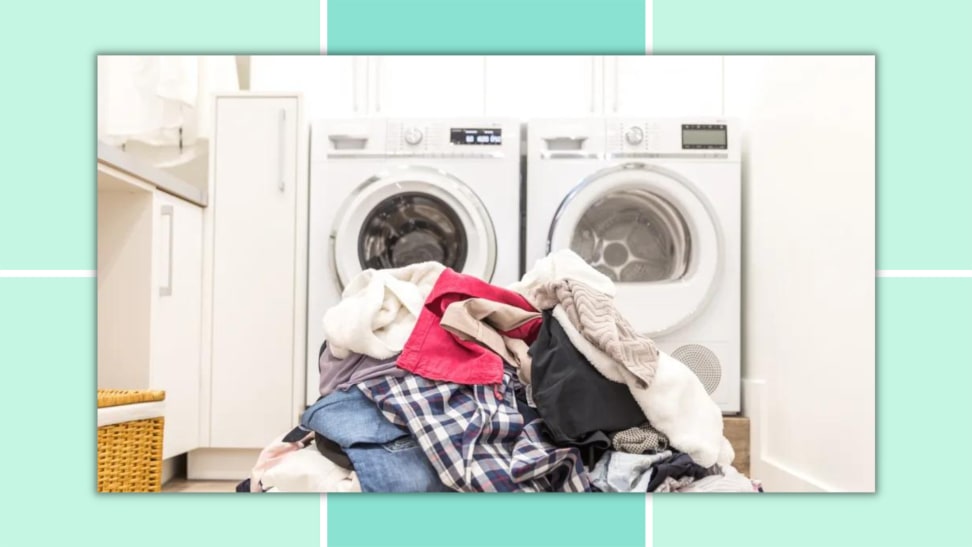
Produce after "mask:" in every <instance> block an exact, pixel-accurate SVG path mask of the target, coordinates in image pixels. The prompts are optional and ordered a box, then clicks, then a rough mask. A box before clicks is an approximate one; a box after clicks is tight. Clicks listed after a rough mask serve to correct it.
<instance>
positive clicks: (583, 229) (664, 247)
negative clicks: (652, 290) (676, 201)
mask: <svg viewBox="0 0 972 547" xmlns="http://www.w3.org/2000/svg"><path fill="white" fill-rule="evenodd" d="M570 248H571V250H573V251H574V252H576V253H577V254H578V255H580V256H581V257H582V258H584V260H586V261H587V262H588V263H589V264H591V265H592V266H594V267H595V268H597V269H598V270H599V271H600V272H601V273H603V274H604V275H606V276H608V277H609V278H610V279H611V280H612V281H616V282H622V283H631V282H635V283H638V282H641V283H645V282H659V281H670V280H676V279H681V278H682V277H683V276H684V275H685V273H686V272H687V271H688V266H689V256H690V254H691V253H690V250H691V237H690V234H689V229H688V226H687V224H686V222H685V219H684V217H683V216H682V214H681V212H680V211H678V209H676V208H675V207H674V206H673V205H672V204H671V203H669V202H668V201H667V200H665V199H663V198H662V197H660V196H658V195H657V194H654V193H652V192H650V191H648V190H645V189H640V188H632V189H626V190H620V191H613V192H611V193H608V194H606V195H604V196H602V197H601V198H599V199H597V200H596V201H594V202H593V203H592V204H591V205H590V206H589V207H588V208H587V210H586V211H584V214H583V215H582V216H581V219H580V221H579V222H578V223H577V226H576V227H575V229H574V235H573V237H572V238H571V243H570Z"/></svg>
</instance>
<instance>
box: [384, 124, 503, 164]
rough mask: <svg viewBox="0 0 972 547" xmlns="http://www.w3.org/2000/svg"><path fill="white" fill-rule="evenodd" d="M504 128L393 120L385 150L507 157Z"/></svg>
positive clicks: (399, 153)
mask: <svg viewBox="0 0 972 547" xmlns="http://www.w3.org/2000/svg"><path fill="white" fill-rule="evenodd" d="M503 129H504V127H503V125H502V124H500V123H482V122H480V123H463V122H462V121H459V122H453V123H449V122H445V121H443V122H439V121H424V120H414V121H410V120H392V121H389V122H388V125H387V127H386V132H385V150H386V154H388V155H391V156H422V157H433V158H470V159H475V158H496V157H503V156H504V151H505V150H504V149H505V148H507V147H506V146H505V145H506V144H508V143H507V142H506V140H504V137H507V136H508V135H505V134H504V131H503ZM513 137H518V135H514V136H513Z"/></svg>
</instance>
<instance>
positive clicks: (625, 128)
mask: <svg viewBox="0 0 972 547" xmlns="http://www.w3.org/2000/svg"><path fill="white" fill-rule="evenodd" d="M738 128H739V126H738V124H737V123H736V122H735V120H731V119H723V118H707V119H705V118H650V119H607V120H605V128H604V129H605V154H606V155H607V156H610V157H621V158H624V157H631V158H639V157H647V158H651V157H668V158H693V159H734V160H736V159H738V158H739V142H740V139H739V129H738Z"/></svg>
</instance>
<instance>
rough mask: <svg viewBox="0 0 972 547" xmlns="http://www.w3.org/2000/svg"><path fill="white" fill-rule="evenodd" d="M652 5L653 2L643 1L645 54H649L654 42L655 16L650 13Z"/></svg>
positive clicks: (651, 0) (649, 0)
mask: <svg viewBox="0 0 972 547" xmlns="http://www.w3.org/2000/svg"><path fill="white" fill-rule="evenodd" d="M653 4H654V1H653V0H645V53H651V46H652V42H653V41H654V33H653V30H654V28H655V23H654V16H655V14H654V13H652V11H653V10H652V8H653V7H654V6H653Z"/></svg>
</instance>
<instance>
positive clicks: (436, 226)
mask: <svg viewBox="0 0 972 547" xmlns="http://www.w3.org/2000/svg"><path fill="white" fill-rule="evenodd" d="M468 247H469V245H468V239H467V234H466V229H465V227H464V226H463V223H462V221H461V220H460V219H459V216H458V215H457V214H456V212H455V211H454V210H453V209H452V207H450V206H449V205H448V204H447V203H446V202H444V201H442V200H441V199H439V198H438V197H436V196H433V195H431V194H426V193H423V192H402V193H399V194H395V195H394V196H391V197H389V198H387V199H385V200H384V201H382V202H381V203H379V204H378V205H376V206H375V207H374V208H373V209H372V210H371V211H370V212H369V213H368V216H367V217H366V218H365V220H364V222H363V223H362V225H361V230H360V232H359V234H358V259H359V261H360V262H361V267H362V268H375V269H384V268H400V267H402V266H408V265H409V264H417V263H419V262H426V261H435V262H440V263H442V264H444V265H446V266H448V267H450V268H452V269H454V270H456V271H462V268H463V266H465V263H466V254H467V251H468Z"/></svg>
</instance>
